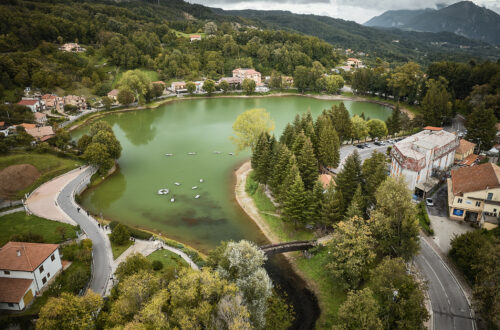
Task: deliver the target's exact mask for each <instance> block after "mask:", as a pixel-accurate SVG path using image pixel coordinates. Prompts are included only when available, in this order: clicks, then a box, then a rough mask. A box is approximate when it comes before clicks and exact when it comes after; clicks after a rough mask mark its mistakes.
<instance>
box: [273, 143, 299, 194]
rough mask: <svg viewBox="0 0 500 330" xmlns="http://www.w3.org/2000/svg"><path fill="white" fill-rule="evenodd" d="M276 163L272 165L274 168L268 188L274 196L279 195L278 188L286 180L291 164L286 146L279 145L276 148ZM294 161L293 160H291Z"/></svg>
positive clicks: (290, 153) (290, 157) (290, 156)
mask: <svg viewBox="0 0 500 330" xmlns="http://www.w3.org/2000/svg"><path fill="white" fill-rule="evenodd" d="M278 148H279V149H278V152H277V156H276V161H275V162H274V163H273V165H274V167H273V169H272V171H271V177H270V179H269V186H270V187H271V190H272V192H273V194H274V195H275V196H278V195H279V187H280V186H281V185H282V184H283V182H284V181H285V179H286V176H287V173H288V171H289V168H290V167H291V165H293V164H292V156H293V154H292V152H291V151H290V150H288V148H287V146H286V145H283V144H280V145H279V147H278ZM293 161H295V158H294V159H293Z"/></svg>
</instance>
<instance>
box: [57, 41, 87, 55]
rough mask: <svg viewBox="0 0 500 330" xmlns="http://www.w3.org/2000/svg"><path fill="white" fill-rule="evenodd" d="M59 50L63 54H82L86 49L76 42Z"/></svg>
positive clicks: (67, 44)
mask: <svg viewBox="0 0 500 330" xmlns="http://www.w3.org/2000/svg"><path fill="white" fill-rule="evenodd" d="M59 50H62V51H63V52H71V53H82V52H84V51H85V50H86V49H85V48H83V47H81V46H80V45H79V44H77V43H75V42H69V43H66V44H64V45H62V46H61V47H59Z"/></svg>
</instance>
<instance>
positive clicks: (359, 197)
mask: <svg viewBox="0 0 500 330" xmlns="http://www.w3.org/2000/svg"><path fill="white" fill-rule="evenodd" d="M365 212H366V207H365V200H364V196H363V194H362V189H361V184H358V187H357V188H356V192H355V193H354V195H353V196H352V200H351V204H349V207H348V208H347V212H346V214H345V217H346V219H350V218H353V217H360V218H363V217H364V216H365Z"/></svg>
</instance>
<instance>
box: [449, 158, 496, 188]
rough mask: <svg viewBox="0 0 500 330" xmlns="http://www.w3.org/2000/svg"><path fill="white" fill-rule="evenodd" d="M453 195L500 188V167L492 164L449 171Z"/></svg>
mask: <svg viewBox="0 0 500 330" xmlns="http://www.w3.org/2000/svg"><path fill="white" fill-rule="evenodd" d="M451 182H452V185H453V186H452V188H453V195H461V194H463V193H467V192H471V191H480V190H486V189H491V188H498V187H500V167H498V166H497V165H495V164H493V163H486V164H481V165H478V166H471V167H462V168H459V169H457V170H452V171H451Z"/></svg>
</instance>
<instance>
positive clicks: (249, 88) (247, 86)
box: [241, 78, 256, 95]
mask: <svg viewBox="0 0 500 330" xmlns="http://www.w3.org/2000/svg"><path fill="white" fill-rule="evenodd" d="M255 87H256V84H255V80H253V79H248V78H246V79H245V80H243V82H242V83H241V88H243V90H244V91H245V94H247V95H250V94H252V93H253V92H255Z"/></svg>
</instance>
